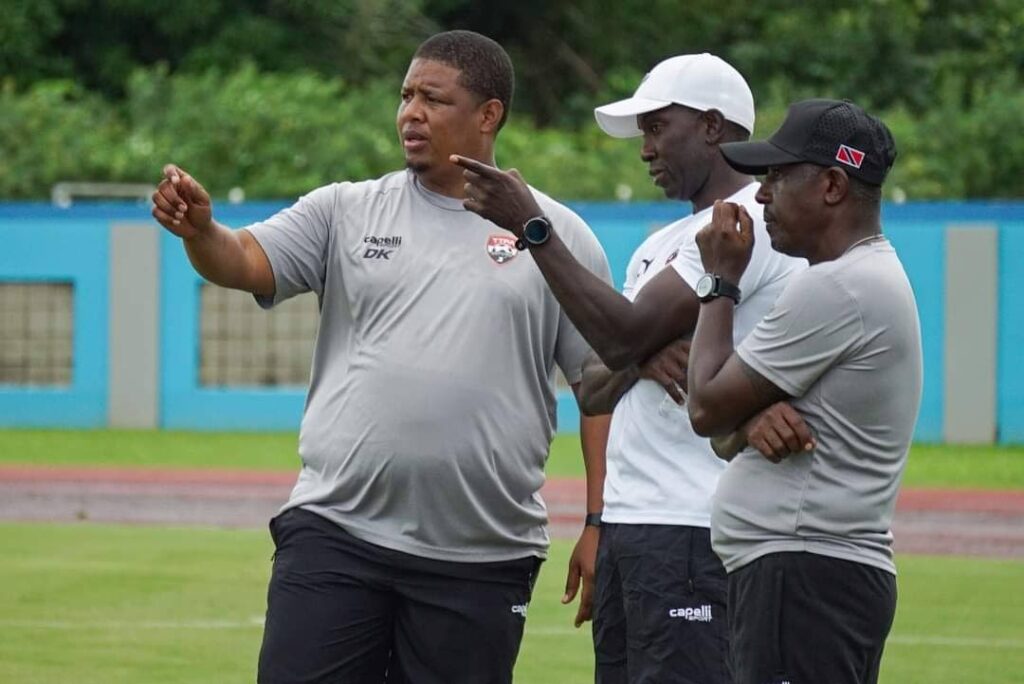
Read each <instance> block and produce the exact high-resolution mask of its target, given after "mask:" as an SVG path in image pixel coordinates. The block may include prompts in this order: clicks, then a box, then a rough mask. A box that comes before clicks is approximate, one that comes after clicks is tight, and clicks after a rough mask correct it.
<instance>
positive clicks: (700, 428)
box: [686, 396, 714, 437]
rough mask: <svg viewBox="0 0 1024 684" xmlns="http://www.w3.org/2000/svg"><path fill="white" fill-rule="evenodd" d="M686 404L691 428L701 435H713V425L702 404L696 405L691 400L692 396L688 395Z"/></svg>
mask: <svg viewBox="0 0 1024 684" xmlns="http://www.w3.org/2000/svg"><path fill="white" fill-rule="evenodd" d="M686 404H687V407H688V409H687V410H688V412H689V414H690V426H691V427H692V428H693V431H694V432H696V433H697V434H698V435H700V436H701V437H712V436H714V435H713V433H714V425H713V422H712V420H711V415H710V414H709V413H708V412H707V411H706V410H705V409H704V408H703V407H702V406H699V405H697V404H696V403H695V402H694V401H693V397H692V396H691V397H689V399H688V400H687V402H686Z"/></svg>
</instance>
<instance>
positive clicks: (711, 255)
mask: <svg viewBox="0 0 1024 684" xmlns="http://www.w3.org/2000/svg"><path fill="white" fill-rule="evenodd" d="M697 247H698V248H699V249H700V258H701V261H702V262H703V263H704V270H705V271H707V272H708V273H716V274H718V275H720V276H722V277H723V278H725V279H726V280H728V281H729V282H730V283H732V284H733V285H736V284H738V283H739V281H740V277H741V276H742V275H743V272H744V271H745V270H747V264H749V263H750V255H751V253H752V252H753V251H754V220H753V219H752V218H750V214H748V213H747V210H746V208H745V207H743V206H741V205H738V204H734V203H732V202H723V201H722V200H717V201H716V202H715V208H714V209H713V210H712V212H711V223H709V224H708V225H706V226H704V227H703V228H701V229H700V232H698V233H697Z"/></svg>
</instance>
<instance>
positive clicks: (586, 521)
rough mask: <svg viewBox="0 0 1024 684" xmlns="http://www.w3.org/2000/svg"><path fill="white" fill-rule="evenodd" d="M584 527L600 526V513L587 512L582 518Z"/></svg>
mask: <svg viewBox="0 0 1024 684" xmlns="http://www.w3.org/2000/svg"><path fill="white" fill-rule="evenodd" d="M583 526H584V527H600V526H601V513H600V511H599V512H597V513H587V515H586V516H585V517H584V518H583Z"/></svg>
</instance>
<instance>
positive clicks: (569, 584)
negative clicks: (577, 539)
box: [562, 561, 580, 603]
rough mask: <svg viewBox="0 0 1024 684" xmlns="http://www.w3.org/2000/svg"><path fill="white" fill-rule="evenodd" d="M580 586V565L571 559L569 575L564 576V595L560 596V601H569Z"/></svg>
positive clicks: (574, 596)
mask: <svg viewBox="0 0 1024 684" xmlns="http://www.w3.org/2000/svg"><path fill="white" fill-rule="evenodd" d="M579 588H580V566H579V563H577V562H575V561H572V562H570V563H569V575H568V576H567V577H566V578H565V595H564V596H562V603H569V602H570V601H572V600H573V599H574V598H576V592H577V591H578V590H579Z"/></svg>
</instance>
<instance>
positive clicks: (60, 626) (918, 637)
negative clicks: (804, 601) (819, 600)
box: [0, 616, 1024, 650]
mask: <svg viewBox="0 0 1024 684" xmlns="http://www.w3.org/2000/svg"><path fill="white" fill-rule="evenodd" d="M262 626H263V617H262V616H253V617H251V618H249V619H248V620H140V621H138V622H133V621H131V620H81V621H79V620H4V619H0V629H52V630H93V629H153V630H160V629H169V630H174V629H184V630H191V629H195V630H203V629H210V630H215V629H254V628H257V627H262ZM589 631H590V630H589V628H588V627H581V628H580V629H574V628H572V627H530V626H529V625H527V627H526V633H527V634H529V635H532V636H573V635H583V636H588V637H589ZM886 644H898V645H900V646H950V647H956V648H999V649H1003V648H1005V649H1021V650H1024V639H986V638H983V637H949V636H938V635H929V634H893V635H890V636H889V638H888V639H887V640H886Z"/></svg>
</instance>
